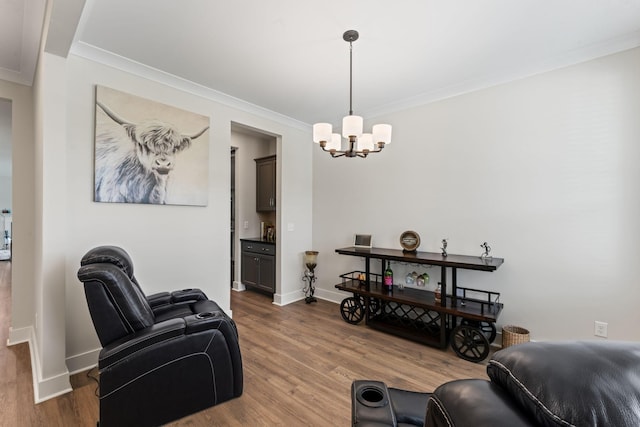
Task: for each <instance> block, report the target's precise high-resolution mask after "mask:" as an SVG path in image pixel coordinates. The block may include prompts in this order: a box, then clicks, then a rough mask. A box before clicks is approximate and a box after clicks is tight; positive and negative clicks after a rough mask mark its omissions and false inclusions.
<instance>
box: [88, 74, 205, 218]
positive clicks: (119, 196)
mask: <svg viewBox="0 0 640 427" xmlns="http://www.w3.org/2000/svg"><path fill="white" fill-rule="evenodd" d="M95 135H96V139H95V195H94V197H95V201H96V202H112V203H146V204H157V205H165V204H167V205H195V206H206V205H207V202H208V188H207V184H208V180H209V171H208V167H209V118H208V117H206V116H202V115H199V114H195V113H191V112H188V111H184V110H181V109H178V108H175V107H171V106H168V105H164V104H161V103H158V102H154V101H150V100H147V99H144V98H139V97H137V96H133V95H129V94H126V93H124V92H120V91H117V90H114V89H109V88H107V87H103V86H97V87H96V133H95Z"/></svg>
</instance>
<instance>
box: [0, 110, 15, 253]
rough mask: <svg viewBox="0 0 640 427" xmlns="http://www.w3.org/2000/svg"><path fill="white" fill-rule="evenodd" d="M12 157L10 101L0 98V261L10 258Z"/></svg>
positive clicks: (11, 236)
mask: <svg viewBox="0 0 640 427" xmlns="http://www.w3.org/2000/svg"><path fill="white" fill-rule="evenodd" d="M12 157H13V154H12V146H11V101H10V100H8V99H3V98H0V261H8V260H10V259H11V239H12V238H13V235H12V223H13V218H12V215H11V213H12V211H13V208H12V205H11V198H12V190H11V186H12V181H13V173H12V166H11V165H12Z"/></svg>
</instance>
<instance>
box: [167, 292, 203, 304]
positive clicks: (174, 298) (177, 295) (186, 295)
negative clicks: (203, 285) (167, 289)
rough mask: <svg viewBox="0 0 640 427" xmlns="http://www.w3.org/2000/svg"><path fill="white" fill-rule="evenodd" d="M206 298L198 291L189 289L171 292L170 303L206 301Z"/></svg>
mask: <svg viewBox="0 0 640 427" xmlns="http://www.w3.org/2000/svg"><path fill="white" fill-rule="evenodd" d="M207 299H208V298H207V296H206V295H205V293H204V292H202V291H201V290H200V289H196V288H193V289H191V288H189V289H181V290H179V291H173V292H171V302H172V303H174V304H175V303H178V302H185V301H203V300H207Z"/></svg>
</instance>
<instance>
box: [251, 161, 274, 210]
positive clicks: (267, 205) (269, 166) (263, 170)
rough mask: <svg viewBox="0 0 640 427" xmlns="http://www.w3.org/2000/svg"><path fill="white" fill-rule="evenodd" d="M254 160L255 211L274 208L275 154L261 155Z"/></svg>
mask: <svg viewBox="0 0 640 427" xmlns="http://www.w3.org/2000/svg"><path fill="white" fill-rule="evenodd" d="M255 161H256V211H258V212H274V211H275V210H276V156H268V157H261V158H259V159H255Z"/></svg>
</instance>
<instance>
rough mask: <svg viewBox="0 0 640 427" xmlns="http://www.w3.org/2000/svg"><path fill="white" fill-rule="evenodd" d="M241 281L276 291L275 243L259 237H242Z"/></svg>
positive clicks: (251, 285)
mask: <svg viewBox="0 0 640 427" xmlns="http://www.w3.org/2000/svg"><path fill="white" fill-rule="evenodd" d="M241 242H242V253H241V267H240V275H241V281H242V283H243V284H244V285H245V286H248V287H253V288H256V289H259V290H262V291H266V292H269V293H271V294H273V293H275V291H276V256H275V249H276V247H275V245H274V244H273V243H267V242H262V241H260V240H259V239H255V240H246V239H241Z"/></svg>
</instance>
